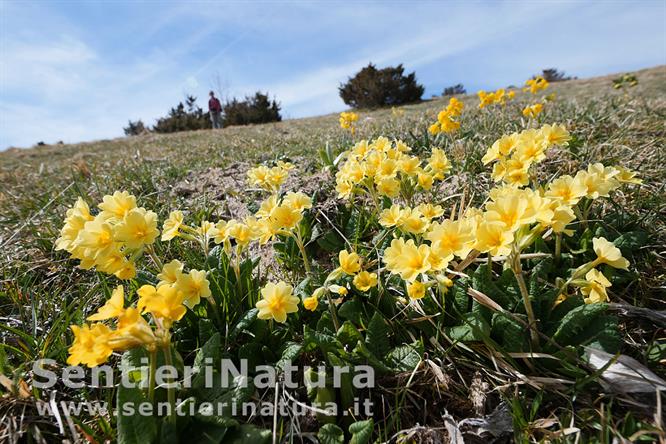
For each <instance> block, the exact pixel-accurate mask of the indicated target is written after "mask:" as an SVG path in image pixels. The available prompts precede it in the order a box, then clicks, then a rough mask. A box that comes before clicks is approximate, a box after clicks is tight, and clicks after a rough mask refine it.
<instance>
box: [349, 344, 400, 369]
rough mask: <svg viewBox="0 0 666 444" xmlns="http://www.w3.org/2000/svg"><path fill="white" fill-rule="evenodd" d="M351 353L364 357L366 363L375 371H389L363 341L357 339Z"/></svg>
mask: <svg viewBox="0 0 666 444" xmlns="http://www.w3.org/2000/svg"><path fill="white" fill-rule="evenodd" d="M352 354H353V355H354V356H356V357H358V358H362V359H365V360H366V361H367V362H368V364H370V366H371V367H372V368H374V369H375V370H376V371H378V372H380V373H391V369H390V368H388V367H387V366H386V365H385V364H384V363H383V362H382V361H380V360H379V359H378V358H377V356H375V355H374V354H373V353H372V352H371V351H370V350H368V347H366V346H365V343H364V342H363V341H358V343H357V344H356V347H354V350H353V351H352Z"/></svg>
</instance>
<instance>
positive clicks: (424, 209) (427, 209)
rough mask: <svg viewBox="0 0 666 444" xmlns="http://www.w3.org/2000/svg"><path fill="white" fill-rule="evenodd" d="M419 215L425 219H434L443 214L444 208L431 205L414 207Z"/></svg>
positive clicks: (424, 204)
mask: <svg viewBox="0 0 666 444" xmlns="http://www.w3.org/2000/svg"><path fill="white" fill-rule="evenodd" d="M416 209H417V210H418V211H419V212H420V213H421V215H422V216H423V217H425V218H427V219H430V220H432V219H435V218H437V217H439V216H441V215H442V214H444V208H442V206H441V205H433V204H431V203H422V204H420V205H419V206H417V207H416Z"/></svg>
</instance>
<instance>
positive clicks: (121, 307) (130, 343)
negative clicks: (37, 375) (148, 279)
mask: <svg viewBox="0 0 666 444" xmlns="http://www.w3.org/2000/svg"><path fill="white" fill-rule="evenodd" d="M137 294H138V295H139V299H138V301H137V304H136V307H127V308H125V294H124V290H123V286H122V285H119V286H118V287H117V288H116V289H115V290H114V291H113V294H112V295H111V298H110V299H109V300H108V301H106V303H105V304H104V305H103V306H102V307H101V308H100V309H99V310H98V311H97V313H95V314H93V315H91V316H89V317H88V321H93V323H92V324H85V325H83V326H78V325H72V326H71V327H70V328H71V329H72V332H73V333H74V343H73V344H72V346H71V347H70V348H69V350H68V351H69V357H68V358H67V363H68V364H69V365H79V364H84V365H86V366H88V367H95V366H98V365H100V364H103V363H104V362H106V361H107V360H108V359H109V357H110V356H111V354H112V353H113V352H114V351H126V350H129V349H132V348H135V347H144V348H146V349H147V350H149V351H153V350H155V349H156V348H157V347H163V346H165V345H168V344H169V341H170V333H169V329H170V328H171V326H172V324H173V322H175V321H178V320H180V319H181V318H182V317H183V315H185V312H186V308H185V306H184V305H183V302H184V299H183V293H182V292H181V291H178V290H177V289H176V288H174V287H173V286H170V285H163V286H158V288H155V287H153V286H151V285H144V286H142V287H141V288H139V290H138V291H137ZM146 314H149V315H150V316H151V318H152V322H148V321H147V320H146V319H145V318H144V317H143V315H146ZM111 319H115V328H113V326H109V325H107V324H105V323H104V322H101V321H108V320H111Z"/></svg>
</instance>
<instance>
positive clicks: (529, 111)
mask: <svg viewBox="0 0 666 444" xmlns="http://www.w3.org/2000/svg"><path fill="white" fill-rule="evenodd" d="M542 111H543V103H535V104H534V105H527V106H526V107H525V108H523V116H525V117H527V118H530V119H536V117H537V116H538V115H539V114H541V112H542Z"/></svg>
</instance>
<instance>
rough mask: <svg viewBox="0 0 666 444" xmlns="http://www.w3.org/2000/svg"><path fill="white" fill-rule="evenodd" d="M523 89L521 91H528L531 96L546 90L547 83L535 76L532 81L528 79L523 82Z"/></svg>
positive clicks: (540, 77)
mask: <svg viewBox="0 0 666 444" xmlns="http://www.w3.org/2000/svg"><path fill="white" fill-rule="evenodd" d="M525 86H526V87H525V88H523V91H529V92H530V93H532V94H536V93H538V92H539V91H542V90H544V89H546V88H548V81H547V80H546V79H544V78H543V77H542V76H536V77H535V78H533V79H528V80H527V81H526V82H525Z"/></svg>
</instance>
